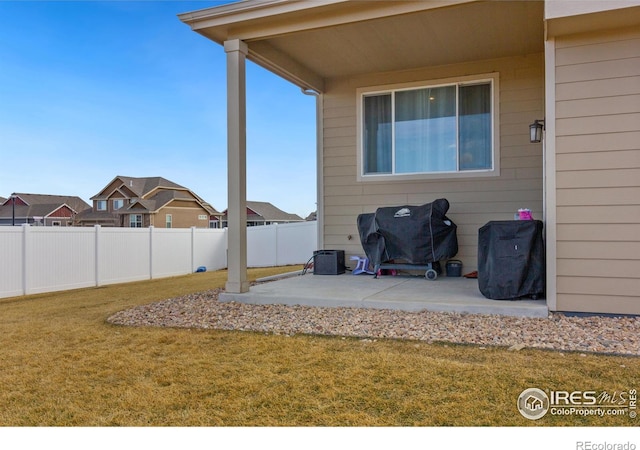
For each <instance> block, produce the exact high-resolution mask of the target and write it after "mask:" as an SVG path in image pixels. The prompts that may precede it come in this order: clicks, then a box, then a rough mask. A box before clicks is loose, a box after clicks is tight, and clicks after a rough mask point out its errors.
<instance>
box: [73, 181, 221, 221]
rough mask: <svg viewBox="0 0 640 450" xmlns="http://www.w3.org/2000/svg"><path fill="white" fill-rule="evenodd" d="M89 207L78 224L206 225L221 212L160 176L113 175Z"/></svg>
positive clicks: (79, 217)
mask: <svg viewBox="0 0 640 450" xmlns="http://www.w3.org/2000/svg"><path fill="white" fill-rule="evenodd" d="M91 200H92V202H93V207H92V208H90V209H89V210H88V211H85V212H83V213H81V214H79V215H78V217H77V218H76V223H77V224H78V225H79V226H93V225H101V226H106V227H133V228H142V227H149V226H153V227H156V228H190V227H197V228H209V227H210V218H211V217H220V216H221V214H220V213H219V212H218V211H216V210H215V209H214V208H213V207H212V206H211V205H210V204H208V203H207V202H205V201H204V200H202V199H201V198H200V197H198V196H197V195H196V194H195V193H193V192H191V191H190V190H189V189H187V188H186V187H183V186H180V185H179V184H176V183H174V182H172V181H169V180H167V179H165V178H162V177H149V178H134V177H124V176H117V177H115V178H114V179H113V180H112V181H111V182H110V183H109V184H107V186H105V187H104V189H102V190H101V191H100V192H99V193H98V194H96V195H94V196H93V197H91Z"/></svg>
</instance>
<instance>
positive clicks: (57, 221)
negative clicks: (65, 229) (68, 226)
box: [51, 220, 61, 227]
mask: <svg viewBox="0 0 640 450" xmlns="http://www.w3.org/2000/svg"><path fill="white" fill-rule="evenodd" d="M60 225H61V224H60V221H59V220H54V221H53V222H51V226H52V227H59V226H60Z"/></svg>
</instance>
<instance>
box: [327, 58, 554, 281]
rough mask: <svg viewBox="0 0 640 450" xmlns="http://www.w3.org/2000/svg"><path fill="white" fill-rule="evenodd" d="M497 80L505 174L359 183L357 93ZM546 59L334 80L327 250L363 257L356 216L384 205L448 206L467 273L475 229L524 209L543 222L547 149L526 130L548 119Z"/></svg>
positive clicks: (473, 258)
mask: <svg viewBox="0 0 640 450" xmlns="http://www.w3.org/2000/svg"><path fill="white" fill-rule="evenodd" d="M486 73H498V74H499V100H498V101H499V111H500V116H499V122H500V123H499V127H500V137H499V142H500V175H499V176H497V177H484V178H464V179H449V180H447V179H439V180H420V181H358V180H357V175H358V171H359V167H358V163H357V159H358V158H357V152H358V150H357V136H356V133H357V131H356V130H357V117H356V115H357V110H356V104H357V101H358V98H357V95H356V90H357V89H359V88H363V87H367V86H378V85H387V84H394V83H405V82H415V81H425V82H427V83H428V82H429V80H438V79H444V78H455V77H462V76H468V75H476V74H486ZM543 101H544V55H543V54H534V55H527V56H521V57H513V58H501V59H495V60H487V61H479V62H473V63H465V64H457V65H449V66H441V67H430V68H424V69H419V70H410V71H402V72H396V73H384V74H377V75H368V76H362V77H358V78H349V79H333V80H329V81H328V82H327V83H326V91H325V93H324V94H323V102H322V104H323V110H322V122H323V147H322V181H323V185H324V187H323V189H324V194H323V204H322V208H323V214H324V226H323V236H322V239H323V242H324V245H323V247H324V248H325V249H343V250H345V253H346V254H347V260H348V259H349V256H350V255H363V254H364V252H363V249H362V247H361V245H360V240H359V234H358V229H357V225H356V220H357V216H358V215H359V214H361V213H368V212H373V211H375V210H376V209H377V208H378V207H382V206H398V205H405V204H410V205H419V204H423V203H427V202H431V201H433V200H435V199H438V198H446V199H448V200H449V202H450V204H451V207H450V210H449V213H448V216H449V218H450V219H451V220H452V221H453V222H455V223H456V225H457V226H458V243H459V252H458V255H457V257H456V258H457V259H461V260H462V262H463V271H464V272H465V273H466V272H468V271H472V270H476V268H477V237H478V229H479V228H480V227H481V226H482V225H484V224H485V223H487V222H489V221H491V220H510V219H513V217H514V213H515V212H516V211H517V210H518V209H519V208H525V207H526V208H530V209H531V210H532V212H533V215H534V217H535V218H536V219H542V218H543V191H542V189H543V170H542V168H543V157H542V146H541V145H540V144H531V143H530V142H529V129H528V127H529V124H530V123H532V122H533V120H534V119H541V118H543V117H544V107H543Z"/></svg>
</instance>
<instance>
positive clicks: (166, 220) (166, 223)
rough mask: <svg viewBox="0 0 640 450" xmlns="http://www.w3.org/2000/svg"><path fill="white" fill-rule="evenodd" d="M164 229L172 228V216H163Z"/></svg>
mask: <svg viewBox="0 0 640 450" xmlns="http://www.w3.org/2000/svg"><path fill="white" fill-rule="evenodd" d="M164 227H165V228H173V216H172V215H171V214H165V216H164Z"/></svg>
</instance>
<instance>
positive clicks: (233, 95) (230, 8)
mask: <svg viewBox="0 0 640 450" xmlns="http://www.w3.org/2000/svg"><path fill="white" fill-rule="evenodd" d="M179 18H180V20H182V21H183V22H184V23H186V24H188V25H189V26H190V27H191V28H192V29H193V30H194V31H196V32H198V33H200V34H202V35H203V36H205V37H207V38H209V39H211V40H212V41H214V42H216V43H218V44H220V45H223V46H224V51H225V53H226V55H227V67H226V71H227V139H228V142H227V163H228V180H227V182H228V197H229V202H228V205H229V207H228V218H229V221H228V224H229V226H228V242H229V252H228V269H229V272H228V274H229V275H228V281H227V284H226V289H227V291H228V292H232V293H244V292H247V291H248V290H249V283H248V281H247V267H246V251H247V250H246V92H245V84H246V81H245V77H246V74H245V60H247V59H248V60H250V61H253V62H255V63H257V64H258V65H260V66H262V67H264V68H266V69H267V70H269V71H271V72H273V73H274V74H276V75H279V76H281V77H283V78H284V79H286V80H288V81H290V82H291V83H293V84H295V85H297V86H299V87H300V88H301V89H302V90H303V91H312V92H315V93H318V94H322V93H325V92H326V91H327V88H328V87H329V83H330V82H331V80H334V79H339V78H347V77H351V78H353V77H358V76H361V75H367V74H372V73H381V72H392V71H393V72H395V71H407V70H412V69H418V68H424V67H430V66H444V65H448V64H456V63H461V62H470V61H480V60H490V59H496V58H503V57H513V56H519V55H522V56H525V55H529V54H534V53H541V52H543V50H544V2H543V1H499V2H497V1H478V0H445V1H438V0H433V1H431V0H429V1H426V0H425V1H365V0H357V1H356V0H314V1H305V0H246V1H242V2H237V3H230V4H227V5H222V6H218V7H214V8H208V9H203V10H200V11H194V12H189V13H184V14H181V15H179ZM319 104H320V103H319ZM319 114H321V113H319ZM321 128H322V127H318V129H319V130H321ZM319 132H320V131H319ZM319 167H320V166H319ZM319 170H322V169H321V168H319ZM321 178H322V177H318V180H320V181H319V182H321ZM319 192H322V189H319ZM321 201H322V200H321V199H319V203H320V202H321ZM318 220H319V222H320V223H321V224H322V223H323V218H322V215H320V216H319V217H318ZM321 233H322V232H321ZM320 245H321V246H322V244H320Z"/></svg>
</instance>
